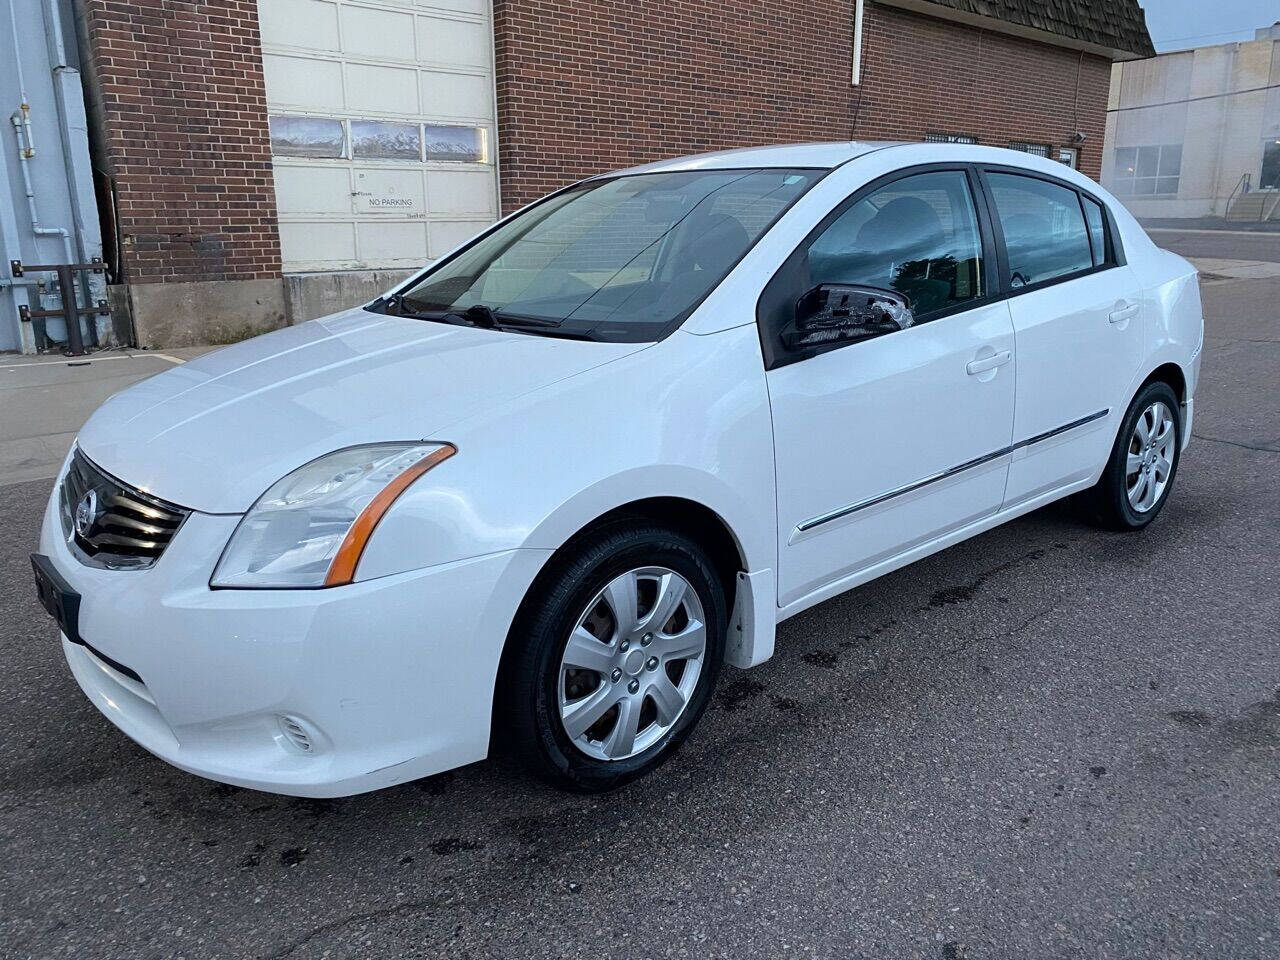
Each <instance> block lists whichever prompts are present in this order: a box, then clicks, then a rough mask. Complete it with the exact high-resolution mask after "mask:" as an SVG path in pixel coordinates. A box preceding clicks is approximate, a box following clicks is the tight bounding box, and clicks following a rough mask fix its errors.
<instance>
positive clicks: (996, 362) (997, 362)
mask: <svg viewBox="0 0 1280 960" xmlns="http://www.w3.org/2000/svg"><path fill="white" fill-rule="evenodd" d="M1012 359H1013V351H1012V350H1001V351H1000V352H999V353H993V354H992V355H991V356H989V357H983V358H982V359H981V360H970V361H969V362H968V363H966V364H965V365H964V371H965V373H967V374H969V376H971V377H973V376H976V375H977V374H979V373H986V371H988V370H994V369H995V368H996V367H1001V366H1004V365H1005V364H1006V363H1008V362H1009V361H1010V360H1012Z"/></svg>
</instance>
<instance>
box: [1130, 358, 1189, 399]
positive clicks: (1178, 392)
mask: <svg viewBox="0 0 1280 960" xmlns="http://www.w3.org/2000/svg"><path fill="white" fill-rule="evenodd" d="M1157 380H1159V381H1163V382H1164V383H1167V384H1168V385H1169V386H1170V387H1172V388H1173V392H1174V395H1175V396H1177V398H1178V403H1186V402H1187V375H1186V374H1185V373H1184V372H1183V370H1182V367H1180V366H1178V364H1176V363H1173V362H1169V363H1162V364H1160V366H1158V367H1156V368H1155V369H1154V370H1152V371H1151V373H1149V374H1147V378H1146V379H1145V380H1143V381H1142V383H1140V384H1139V385H1138V389H1137V390H1135V391H1133V396H1135V397H1136V396H1137V395H1138V394H1139V393H1141V392H1142V391H1143V390H1144V389H1145V388H1146V386H1147V384H1150V383H1155V382H1156V381H1157ZM1130 400H1132V398H1130Z"/></svg>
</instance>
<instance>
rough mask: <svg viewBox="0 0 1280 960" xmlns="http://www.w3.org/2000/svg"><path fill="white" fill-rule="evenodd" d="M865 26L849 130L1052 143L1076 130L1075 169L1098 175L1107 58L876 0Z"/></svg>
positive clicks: (882, 135) (896, 136)
mask: <svg viewBox="0 0 1280 960" xmlns="http://www.w3.org/2000/svg"><path fill="white" fill-rule="evenodd" d="M863 27H864V31H863V46H862V50H863V60H862V64H863V73H862V80H863V82H862V86H861V87H860V88H855V89H854V92H853V97H854V103H855V108H854V113H855V115H856V116H857V125H856V128H855V130H854V136H855V137H858V138H862V139H884V140H921V139H923V138H924V135H925V134H926V133H949V134H967V135H969V136H976V137H977V138H978V140H979V142H980V143H983V144H986V145H988V146H994V147H1006V146H1008V145H1009V143H1010V142H1011V141H1022V142H1026V143H1043V144H1049V145H1051V146H1054V147H1060V146H1073V145H1075V144H1073V143H1072V141H1071V136H1072V134H1074V133H1075V132H1076V131H1081V132H1083V133H1084V134H1086V136H1087V139H1086V140H1085V141H1084V143H1083V144H1080V145H1079V149H1080V159H1079V166H1080V170H1081V171H1082V172H1083V173H1085V174H1087V175H1088V176H1091V177H1094V178H1095V179H1096V178H1097V177H1098V176H1099V175H1100V173H1101V169H1102V138H1103V131H1104V128H1105V126H1106V120H1107V91H1108V89H1109V88H1110V85H1111V61H1110V60H1107V59H1105V58H1103V57H1097V56H1093V55H1091V54H1087V53H1086V54H1081V53H1080V52H1079V51H1075V50H1067V49H1064V48H1062V47H1052V46H1048V45H1046V44H1042V43H1036V42H1035V41H1033V40H1023V39H1021V38H1018V37H1010V36H1006V35H1004V34H999V33H990V32H986V31H980V30H976V29H974V28H972V27H965V26H960V25H957V24H952V23H947V22H945V21H942V20H935V19H933V18H931V17H924V16H920V15H918V14H914V13H908V12H906V11H903V10H897V9H894V8H891V7H883V6H879V5H876V4H868V6H867V13H866V17H865V19H864V22H863ZM859 90H860V92H861V96H862V103H861V106H860V107H859V106H857V98H858V96H859Z"/></svg>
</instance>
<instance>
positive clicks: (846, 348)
mask: <svg viewBox="0 0 1280 960" xmlns="http://www.w3.org/2000/svg"><path fill="white" fill-rule="evenodd" d="M973 198H974V193H973V184H972V182H971V178H970V175H969V174H968V173H967V172H966V171H965V170H964V169H930V170H928V171H926V172H918V173H908V174H907V175H905V176H903V177H900V178H898V179H896V180H892V181H890V182H887V183H885V182H880V183H877V184H873V185H871V186H870V187H868V188H865V189H864V190H863V191H860V192H859V193H858V194H855V195H854V196H853V197H852V198H850V200H848V201H846V202H845V203H844V204H842V205H841V207H840V208H837V210H836V211H834V212H833V214H832V215H831V216H830V217H828V218H827V220H826V221H824V223H823V224H822V225H820V226H819V227H818V228H817V229H816V230H815V231H814V233H813V234H811V236H810V237H809V239H808V240H806V241H805V243H804V244H802V245H801V248H800V249H799V250H797V251H796V253H795V254H793V256H792V257H791V259H790V260H789V261H788V263H787V265H785V266H784V267H783V268H782V270H781V271H779V274H778V276H777V277H775V278H774V280H773V281H772V282H771V283H770V286H769V288H768V289H767V290H766V291H765V294H764V297H763V298H762V302H761V308H762V313H761V321H762V336H763V337H765V338H766V350H765V352H766V358H767V361H768V364H769V366H770V369H769V371H768V373H767V379H768V385H769V395H770V403H771V405H772V409H773V424H774V446H775V460H776V464H777V466H776V469H777V490H778V531H779V544H778V552H779V560H778V568H779V604H780V605H781V606H784V607H785V606H788V605H791V604H793V603H796V602H798V601H804V600H805V599H806V598H810V599H812V597H813V595H814V594H816V593H817V592H819V591H821V590H822V589H823V588H824V587H828V586H832V585H834V584H836V583H838V582H846V581H848V580H849V579H850V578H852V577H855V576H857V575H858V574H860V573H868V574H869V572H870V571H872V568H875V567H877V566H878V565H881V564H884V563H885V562H886V561H890V560H892V559H893V558H894V557H896V556H899V555H900V554H902V553H904V552H905V551H908V550H910V549H911V548H913V547H915V546H918V545H921V544H924V543H927V542H928V541H930V540H933V539H935V538H937V537H939V536H942V535H945V534H946V533H948V532H950V531H952V530H956V529H958V528H960V527H962V526H964V525H966V524H969V523H972V522H974V521H977V520H979V519H981V518H983V517H987V516H990V515H991V514H993V513H995V512H996V511H997V510H998V509H999V508H1000V504H1001V501H1002V499H1003V496H1004V485H1005V478H1006V475H1007V472H1008V456H1007V454H1002V453H1001V451H1005V450H1007V448H1008V446H1009V443H1010V436H1011V431H1012V428H1013V404H1014V376H1013V373H1014V363H1015V360H1014V356H1013V349H1014V342H1013V326H1012V323H1011V321H1010V317H1009V309H1008V305H1007V303H1005V302H1003V301H997V302H987V294H988V292H989V290H990V289H992V288H991V286H989V284H990V280H991V278H989V271H991V270H992V269H993V267H994V258H993V257H992V255H991V249H992V248H991V241H990V238H989V237H987V238H986V239H985V241H984V237H983V231H982V230H980V228H979V221H978V219H977V216H976V213H975V205H974V199H973ZM833 283H839V284H856V285H861V286H870V287H878V288H882V289H889V290H892V291H895V292H896V293H898V294H900V295H902V296H904V297H906V298H907V299H908V300H909V302H910V305H911V308H912V312H913V316H914V322H913V323H912V324H911V325H909V326H907V327H905V328H904V329H897V330H894V331H893V332H889V333H877V334H869V335H868V336H867V337H866V338H865V339H861V340H857V341H854V342H847V343H841V344H838V345H832V346H828V347H826V348H823V349H820V350H817V351H815V350H813V349H812V348H811V349H809V350H808V352H805V351H803V350H801V351H795V350H790V351H789V350H788V349H787V348H785V347H780V346H778V344H777V342H776V339H774V340H770V339H769V338H777V336H778V333H779V328H780V326H781V325H782V324H784V323H785V321H786V319H787V315H788V312H790V313H791V314H794V304H795V303H796V299H797V298H798V296H799V295H801V294H803V293H805V292H806V291H807V290H810V289H812V288H813V287H816V286H818V285H820V284H833Z"/></svg>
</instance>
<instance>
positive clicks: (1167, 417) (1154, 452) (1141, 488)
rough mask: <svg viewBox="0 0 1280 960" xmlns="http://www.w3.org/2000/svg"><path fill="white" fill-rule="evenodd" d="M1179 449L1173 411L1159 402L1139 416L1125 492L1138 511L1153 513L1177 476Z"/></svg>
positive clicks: (1130, 452) (1127, 468) (1128, 466)
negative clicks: (1174, 469)
mask: <svg viewBox="0 0 1280 960" xmlns="http://www.w3.org/2000/svg"><path fill="white" fill-rule="evenodd" d="M1176 446H1177V431H1176V430H1175V429H1174V423H1173V412H1172V411H1171V410H1170V409H1169V407H1168V405H1167V404H1165V403H1164V402H1163V401H1161V400H1157V401H1155V402H1154V403H1153V404H1151V405H1150V406H1149V407H1147V409H1145V410H1143V411H1142V413H1141V414H1140V415H1139V416H1138V422H1137V423H1136V424H1134V427H1133V434H1132V435H1131V436H1130V437H1129V454H1128V459H1127V460H1126V462H1125V490H1126V492H1127V493H1128V496H1129V506H1131V507H1132V508H1133V509H1134V510H1135V511H1136V512H1138V513H1150V512H1151V510H1152V509H1154V508H1155V506H1156V504H1158V503H1159V502H1160V498H1161V497H1163V496H1164V492H1165V490H1167V489H1168V487H1169V478H1170V477H1171V476H1172V475H1173V459H1174V456H1175V455H1176V453H1177V450H1176Z"/></svg>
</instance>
